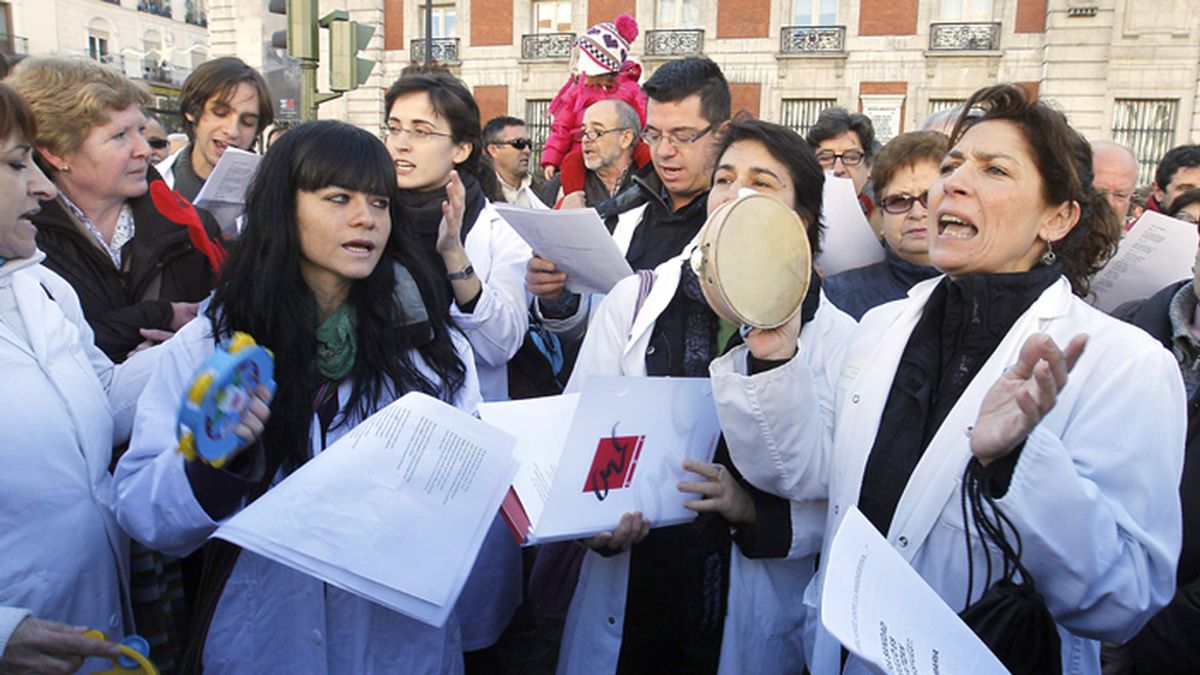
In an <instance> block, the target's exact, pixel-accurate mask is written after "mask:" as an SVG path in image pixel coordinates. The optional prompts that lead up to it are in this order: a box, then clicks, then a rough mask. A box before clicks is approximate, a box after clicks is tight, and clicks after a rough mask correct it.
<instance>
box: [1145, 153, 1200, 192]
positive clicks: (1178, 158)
mask: <svg viewBox="0 0 1200 675" xmlns="http://www.w3.org/2000/svg"><path fill="white" fill-rule="evenodd" d="M1198 166H1200V145H1197V144H1193V145H1180V146H1178V147H1175V148H1171V149H1170V150H1168V151H1167V154H1165V155H1163V158H1162V159H1161V160H1160V161H1159V162H1158V168H1157V169H1155V171H1154V183H1155V185H1158V189H1160V190H1166V189H1167V186H1168V185H1170V184H1171V181H1172V180H1173V179H1174V178H1175V172H1177V171H1179V170H1180V169H1192V168H1195V167H1198Z"/></svg>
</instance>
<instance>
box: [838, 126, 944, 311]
mask: <svg viewBox="0 0 1200 675" xmlns="http://www.w3.org/2000/svg"><path fill="white" fill-rule="evenodd" d="M949 149H950V139H948V138H947V137H946V135H945V134H942V133H939V132H937V131H913V132H910V133H907V134H901V135H899V136H897V137H895V138H893V139H892V140H891V141H890V142H889V143H888V144H887V145H885V146H884V147H883V150H882V151H880V153H879V156H878V157H877V158H876V159H875V164H874V166H873V167H872V169H871V170H872V175H873V176H874V180H875V194H876V195H877V197H878V199H877V200H876V203H877V204H878V206H879V210H880V211H882V225H883V248H884V259H883V261H882V262H878V263H875V264H874V265H868V266H866V267H860V268H858V269H854V270H847V271H845V272H842V273H841V274H836V275H834V276H832V277H829V278H828V279H826V280H825V295H827V296H828V297H829V299H830V300H831V301H832V302H833V304H835V305H837V306H838V309H840V310H842V311H843V312H845V313H847V314H849V315H850V316H852V317H854V319H855V320H856V321H857V320H858V319H861V318H862V316H863V314H866V313H867V310H869V309H871V308H872V307H875V306H876V305H882V304H883V303H885V302H891V301H892V300H899V299H900V298H903V297H904V296H905V295H907V294H908V289H910V288H912V287H913V286H914V285H916V284H917V283H918V282H921V281H924V280H926V279H929V278H931V277H935V276H937V275H938V274H939V272H938V271H937V270H936V269H934V268H933V267H930V266H929V242H928V239H927V238H926V236H925V234H926V232H927V229H928V228H927V226H928V221H929V186H930V185H933V182H934V181H935V180H937V177H938V166H939V165H940V164H941V163H942V157H944V156H945V155H946V151H947V150H949Z"/></svg>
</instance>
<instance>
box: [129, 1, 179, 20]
mask: <svg viewBox="0 0 1200 675" xmlns="http://www.w3.org/2000/svg"><path fill="white" fill-rule="evenodd" d="M137 8H138V11H139V12H147V13H149V14H154V15H156V16H162V17H166V18H168V19H169V18H171V5H170V3H169V2H167V0H138V5H137Z"/></svg>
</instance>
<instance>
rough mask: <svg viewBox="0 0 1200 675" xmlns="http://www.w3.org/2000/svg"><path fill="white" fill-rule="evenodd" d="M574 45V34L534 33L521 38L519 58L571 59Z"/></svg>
mask: <svg viewBox="0 0 1200 675" xmlns="http://www.w3.org/2000/svg"><path fill="white" fill-rule="evenodd" d="M574 45H575V34H574V33H534V34H532V35H522V36H521V58H523V59H547V60H549V59H562V60H566V59H569V58H571V47H572V46H574Z"/></svg>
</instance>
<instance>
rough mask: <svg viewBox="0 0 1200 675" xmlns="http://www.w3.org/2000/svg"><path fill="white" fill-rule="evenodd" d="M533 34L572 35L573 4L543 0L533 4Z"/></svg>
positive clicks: (555, 0)
mask: <svg viewBox="0 0 1200 675" xmlns="http://www.w3.org/2000/svg"><path fill="white" fill-rule="evenodd" d="M533 32H535V33H570V32H571V3H570V2H559V1H558V0H542V1H540V2H534V3H533Z"/></svg>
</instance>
